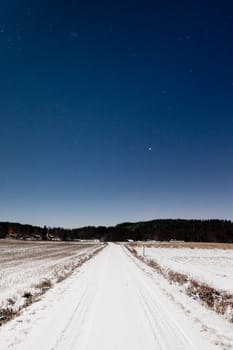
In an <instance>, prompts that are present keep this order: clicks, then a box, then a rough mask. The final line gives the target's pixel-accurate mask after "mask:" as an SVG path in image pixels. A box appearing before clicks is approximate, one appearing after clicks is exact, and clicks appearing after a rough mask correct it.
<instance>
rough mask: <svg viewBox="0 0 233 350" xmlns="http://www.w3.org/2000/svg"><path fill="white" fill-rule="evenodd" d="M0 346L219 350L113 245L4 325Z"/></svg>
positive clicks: (53, 349)
mask: <svg viewBox="0 0 233 350" xmlns="http://www.w3.org/2000/svg"><path fill="white" fill-rule="evenodd" d="M0 348H1V350H3V349H4V350H5V349H14V350H15V349H17V350H32V349H33V350H41V349H43V350H71V349H77V350H115V349H116V350H131V349H132V350H152V349H153V350H165V349H166V350H194V349H196V350H202V349H203V350H211V349H219V348H217V347H216V346H214V345H213V344H211V342H210V340H208V339H207V337H206V336H205V335H204V334H202V333H201V332H199V331H198V329H197V328H196V327H195V325H194V323H193V321H192V320H191V319H189V318H188V316H187V315H185V314H184V313H183V311H182V309H180V308H179V307H178V306H177V305H176V304H175V303H174V302H172V301H171V300H170V299H169V298H168V297H167V296H166V295H165V294H164V293H163V292H162V291H161V289H160V288H159V286H158V285H157V283H156V280H155V279H153V278H151V277H150V276H148V275H147V274H146V273H145V272H144V271H143V270H142V269H141V268H140V267H139V266H138V265H137V264H136V263H135V261H134V259H133V258H132V257H131V256H130V254H129V253H128V252H127V251H126V250H125V249H124V248H122V247H121V246H120V245H116V244H109V245H108V246H107V247H106V248H105V249H104V250H103V251H101V252H100V253H99V254H98V255H97V256H96V257H94V258H93V259H91V260H90V261H89V262H88V263H86V264H85V265H84V266H83V267H82V268H81V270H80V272H79V273H77V274H75V275H74V276H72V277H71V278H69V279H67V280H66V281H64V282H63V283H61V284H60V285H58V286H55V287H54V289H53V290H50V291H49V292H48V293H47V295H46V296H45V297H44V299H43V300H41V301H40V302H38V303H35V304H33V305H31V306H30V307H29V308H28V310H26V311H25V314H24V315H22V316H21V317H20V318H19V319H18V320H17V319H15V320H13V321H12V322H10V323H9V324H7V325H5V326H4V327H3V329H2V330H1V331H0Z"/></svg>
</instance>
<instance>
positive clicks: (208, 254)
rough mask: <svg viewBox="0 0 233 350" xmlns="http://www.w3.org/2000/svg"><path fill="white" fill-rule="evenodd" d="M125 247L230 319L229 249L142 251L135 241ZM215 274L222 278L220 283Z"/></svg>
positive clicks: (231, 260) (232, 317) (232, 259)
mask: <svg viewBox="0 0 233 350" xmlns="http://www.w3.org/2000/svg"><path fill="white" fill-rule="evenodd" d="M127 248H128V250H129V251H130V252H131V253H132V254H133V255H134V256H135V257H137V258H139V259H140V260H142V261H143V262H145V263H147V264H148V265H150V266H151V267H152V268H154V269H155V270H156V271H157V272H158V273H160V274H161V275H162V276H163V277H165V278H166V279H167V280H168V281H169V282H170V283H175V284H177V285H180V286H182V290H183V292H185V293H186V294H188V295H189V296H191V297H192V298H193V299H196V300H199V301H201V303H202V304H204V305H205V306H207V307H208V308H210V309H212V310H213V311H215V312H217V313H218V314H221V315H223V316H224V317H225V318H226V319H227V320H228V321H230V322H233V290H232V270H231V268H232V266H233V251H232V250H229V251H226V250H224V251H219V250H208V249H206V250H203V249H202V251H201V250H200V249H194V251H192V253H191V252H190V249H184V248H180V249H178V248H173V249H171V248H149V247H147V248H146V250H144V251H143V248H142V247H141V246H140V247H139V246H137V245H135V244H134V245H131V246H130V245H128V246H127ZM143 252H144V253H145V256H143ZM205 258H206V261H205ZM177 261H178V263H177ZM220 270H221V272H219V271H220ZM194 276H195V277H194ZM218 277H220V279H221V280H222V281H223V282H224V283H223V284H222V285H221V284H220V281H219V278H218ZM215 279H216V280H215ZM207 281H209V283H208V282H207ZM216 281H217V283H216ZM224 286H226V287H227V288H226V290H225V289H224Z"/></svg>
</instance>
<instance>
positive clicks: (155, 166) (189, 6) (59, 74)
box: [0, 0, 233, 227]
mask: <svg viewBox="0 0 233 350" xmlns="http://www.w3.org/2000/svg"><path fill="white" fill-rule="evenodd" d="M0 162H1V163H0V164H1V171H0V221H7V220H9V221H17V222H21V223H31V224H37V225H44V224H46V225H49V226H63V227H79V226H83V225H112V224H116V223H119V222H122V221H138V220H147V219H152V218H228V219H233V4H232V1H225V0H222V1H205V0H204V1H199V0H197V1H187V0H185V1H184V0H183V1H176V0H170V1H166V0H158V1H155V0H153V1H147V0H145V1H135V0H134V1H120V0H118V1H114V0H113V1H89V0H87V1H77V0H76V1H74V0H70V1H65V0H63V1H60V0H56V1H50V0H46V1H43V0H41V1H37V0H34V1H26V0H8V1H6V0H3V1H1V4H0Z"/></svg>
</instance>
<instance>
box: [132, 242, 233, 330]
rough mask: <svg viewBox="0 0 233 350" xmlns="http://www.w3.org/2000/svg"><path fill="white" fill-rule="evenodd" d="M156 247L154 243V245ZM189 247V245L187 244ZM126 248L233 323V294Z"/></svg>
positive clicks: (189, 294)
mask: <svg viewBox="0 0 233 350" xmlns="http://www.w3.org/2000/svg"><path fill="white" fill-rule="evenodd" d="M153 247H154V245H153ZM186 247H187V246H186ZM126 248H127V249H128V250H129V251H130V252H131V253H132V254H133V255H134V256H135V257H136V258H137V259H140V260H141V261H143V262H144V263H146V264H147V265H149V266H151V267H152V268H153V269H155V270H156V272H158V273H159V274H160V275H162V276H163V277H165V278H166V279H167V280H168V281H169V283H175V284H178V285H182V286H184V288H183V291H184V292H185V293H186V294H187V295H188V296H190V297H192V298H193V299H195V300H199V301H201V303H202V304H203V305H205V306H206V307H208V308H209V309H211V310H213V311H215V312H217V313H218V314H220V315H223V316H224V317H225V318H226V319H227V320H228V321H230V322H232V323H233V294H230V293H227V292H224V291H218V290H216V289H215V288H213V287H210V286H208V285H207V284H206V283H202V282H199V281H196V280H194V279H193V278H190V277H189V276H188V275H186V274H183V273H179V272H176V271H173V270H171V269H169V268H164V267H162V266H161V265H160V264H158V263H157V262H156V261H154V260H151V259H146V258H145V257H143V256H141V255H139V254H138V252H137V251H136V250H135V249H134V248H133V247H132V246H129V245H126Z"/></svg>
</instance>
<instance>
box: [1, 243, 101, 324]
mask: <svg viewBox="0 0 233 350" xmlns="http://www.w3.org/2000/svg"><path fill="white" fill-rule="evenodd" d="M102 247H103V245H101V244H99V245H98V244H92V243H73V242H72V243H65V242H23V241H22V242H21V241H20V242H19V241H4V240H2V241H0V266H1V268H0V325H1V324H2V323H4V322H6V321H8V320H9V319H11V318H12V317H13V316H15V315H17V314H18V312H19V311H20V310H21V309H22V308H23V307H25V306H27V305H29V304H31V303H32V302H33V301H34V300H35V299H36V298H38V297H39V296H40V295H41V294H43V293H45V292H46V291H47V290H48V289H49V288H51V287H52V286H53V284H55V283H57V282H60V281H62V280H63V279H64V278H66V277H67V276H69V275H70V274H71V273H72V272H73V271H74V269H75V268H77V267H79V266H80V265H81V264H82V263H83V262H85V261H86V260H88V259H89V258H90V257H92V255H93V254H95V252H97V251H98V250H99V249H101V248H102Z"/></svg>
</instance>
